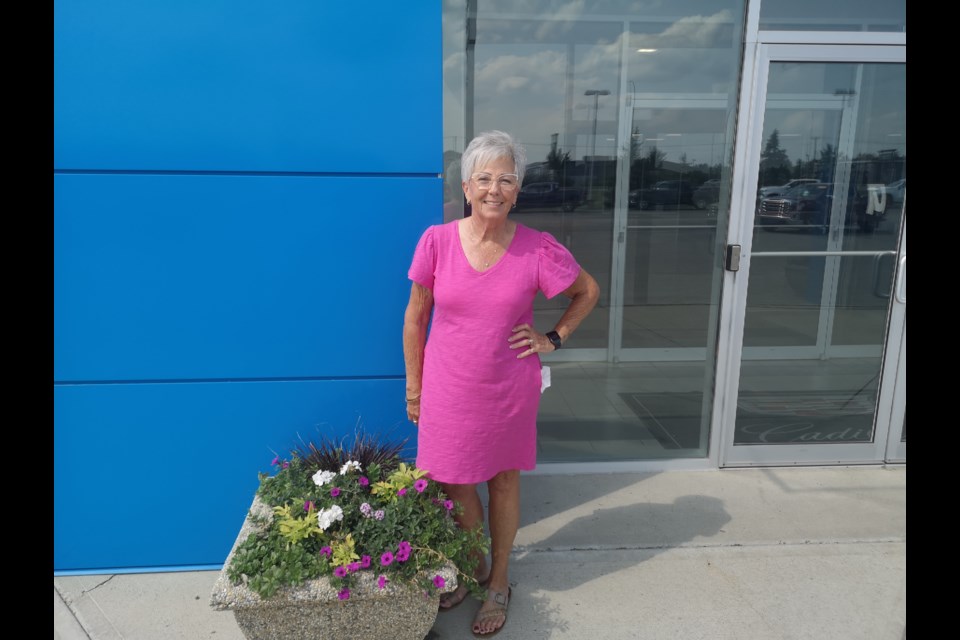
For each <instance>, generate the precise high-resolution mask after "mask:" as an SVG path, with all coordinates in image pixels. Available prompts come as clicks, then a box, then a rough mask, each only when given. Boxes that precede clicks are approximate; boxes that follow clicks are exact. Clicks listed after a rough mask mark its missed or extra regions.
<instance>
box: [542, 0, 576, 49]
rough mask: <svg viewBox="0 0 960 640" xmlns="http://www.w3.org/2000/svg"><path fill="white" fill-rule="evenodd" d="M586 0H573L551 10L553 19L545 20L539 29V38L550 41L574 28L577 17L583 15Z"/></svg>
mask: <svg viewBox="0 0 960 640" xmlns="http://www.w3.org/2000/svg"><path fill="white" fill-rule="evenodd" d="M584 4H585V2H584V0H573V1H572V2H568V3H567V4H565V5H563V6H562V7H560V8H559V9H558V10H556V11H552V12H551V18H554V19H553V20H544V21H543V23H542V24H541V25H540V27H539V28H538V29H537V32H536V35H537V39H538V40H541V41H549V40H552V39H557V38H558V36H563V35H566V34H568V33H570V31H571V30H573V28H574V26H575V24H576V19H577V18H579V17H580V16H581V15H583V6H584Z"/></svg>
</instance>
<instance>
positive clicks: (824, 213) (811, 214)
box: [756, 182, 882, 234]
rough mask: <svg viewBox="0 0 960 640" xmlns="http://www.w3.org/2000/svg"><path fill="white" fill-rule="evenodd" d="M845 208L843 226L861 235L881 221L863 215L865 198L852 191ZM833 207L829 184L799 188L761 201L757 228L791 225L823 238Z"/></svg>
mask: <svg viewBox="0 0 960 640" xmlns="http://www.w3.org/2000/svg"><path fill="white" fill-rule="evenodd" d="M846 206H847V211H846V215H845V217H844V225H845V226H853V225H856V226H858V227H859V228H860V229H862V230H864V231H872V230H873V229H874V228H875V227H876V226H877V224H878V223H879V221H880V220H881V219H882V215H867V214H866V194H863V193H859V192H856V191H853V190H851V192H850V194H849V195H848V196H847V203H846ZM832 207H833V185H832V184H830V183H827V182H815V183H813V184H801V185H798V186H796V187H793V188H791V189H787V191H786V192H784V193H782V194H780V195H777V196H771V197H768V198H763V199H762V200H760V202H759V203H758V204H757V211H756V224H757V225H759V226H764V227H765V228H767V230H772V229H774V228H775V227H777V226H781V225H791V226H793V227H795V228H804V227H806V228H808V229H810V230H812V231H814V232H816V233H821V234H825V233H826V232H827V231H828V230H829V228H830V211H831V209H832Z"/></svg>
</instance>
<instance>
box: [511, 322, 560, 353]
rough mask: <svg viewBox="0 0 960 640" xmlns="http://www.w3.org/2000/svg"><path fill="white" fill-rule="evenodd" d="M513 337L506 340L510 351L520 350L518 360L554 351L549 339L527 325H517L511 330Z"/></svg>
mask: <svg viewBox="0 0 960 640" xmlns="http://www.w3.org/2000/svg"><path fill="white" fill-rule="evenodd" d="M512 331H513V335H511V336H510V337H509V338H507V341H508V342H509V343H510V348H511V349H522V352H521V353H520V354H518V355H517V357H518V358H526V357H527V356H532V355H533V354H535V353H550V352H551V351H553V350H554V348H553V343H552V342H550V338H548V337H547V336H545V335H543V334H542V333H540V332H539V331H537V330H536V329H534V328H533V327H531V326H530V325H528V324H521V325H517V326H516V327H514V328H513V329H512Z"/></svg>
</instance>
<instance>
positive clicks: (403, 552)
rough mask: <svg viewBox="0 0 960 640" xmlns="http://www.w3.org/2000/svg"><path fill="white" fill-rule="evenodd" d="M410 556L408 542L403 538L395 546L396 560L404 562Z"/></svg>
mask: <svg viewBox="0 0 960 640" xmlns="http://www.w3.org/2000/svg"><path fill="white" fill-rule="evenodd" d="M409 558H410V543H409V542H407V541H406V540H404V541H403V542H401V543H400V545H399V546H398V547H397V560H398V561H399V562H406V561H407V559H409Z"/></svg>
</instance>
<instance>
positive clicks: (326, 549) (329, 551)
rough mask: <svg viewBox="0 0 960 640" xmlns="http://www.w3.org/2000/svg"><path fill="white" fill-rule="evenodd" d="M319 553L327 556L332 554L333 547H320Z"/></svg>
mask: <svg viewBox="0 0 960 640" xmlns="http://www.w3.org/2000/svg"><path fill="white" fill-rule="evenodd" d="M320 555H322V556H327V557H328V558H329V557H330V556H332V555H333V549H331V548H330V547H324V548H322V549H320Z"/></svg>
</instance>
